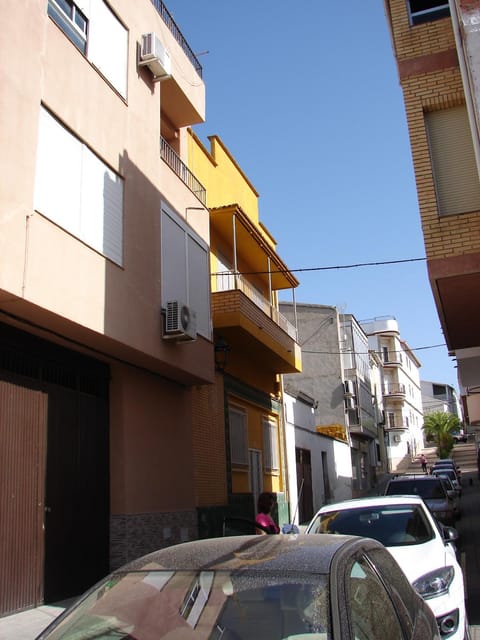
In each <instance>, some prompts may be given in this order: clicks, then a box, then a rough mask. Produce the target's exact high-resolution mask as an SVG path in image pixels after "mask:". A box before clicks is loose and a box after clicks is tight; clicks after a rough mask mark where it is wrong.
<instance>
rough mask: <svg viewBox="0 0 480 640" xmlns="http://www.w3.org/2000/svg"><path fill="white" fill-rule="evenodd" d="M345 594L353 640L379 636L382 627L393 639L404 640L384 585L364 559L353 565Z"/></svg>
mask: <svg viewBox="0 0 480 640" xmlns="http://www.w3.org/2000/svg"><path fill="white" fill-rule="evenodd" d="M347 597H348V600H349V604H350V607H351V617H352V620H351V622H352V627H353V637H354V638H355V640H368V639H369V638H377V637H378V638H382V637H384V636H385V629H388V637H389V638H391V639H392V640H396V639H397V638H398V640H403V638H404V637H405V636H404V634H403V629H402V626H401V623H400V620H399V619H398V616H397V613H396V611H395V607H394V605H393V602H392V600H391V599H390V596H389V594H388V592H387V590H386V588H385V585H384V584H383V582H382V581H381V580H380V578H379V577H378V575H376V573H374V571H373V570H372V569H371V567H370V566H369V564H368V562H367V561H366V560H365V559H363V558H362V559H360V560H359V561H358V562H355V563H354V565H353V567H352V570H351V572H350V576H349V579H348V596H347Z"/></svg>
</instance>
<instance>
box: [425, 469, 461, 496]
mask: <svg viewBox="0 0 480 640" xmlns="http://www.w3.org/2000/svg"><path fill="white" fill-rule="evenodd" d="M431 473H432V476H440V477H443V478H448V479H449V480H450V482H451V483H452V486H453V489H454V490H455V492H456V493H457V495H458V496H459V497H460V496H461V495H462V485H461V484H460V480H459V479H458V476H457V472H456V471H455V470H454V469H453V468H452V467H433V469H432V471H431Z"/></svg>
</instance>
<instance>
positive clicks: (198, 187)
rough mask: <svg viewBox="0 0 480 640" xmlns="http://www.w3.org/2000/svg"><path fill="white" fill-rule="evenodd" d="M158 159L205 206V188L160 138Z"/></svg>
mask: <svg viewBox="0 0 480 640" xmlns="http://www.w3.org/2000/svg"><path fill="white" fill-rule="evenodd" d="M160 157H161V158H162V160H164V161H165V162H166V163H167V164H168V166H169V167H170V169H172V171H174V172H175V173H176V174H177V176H178V177H179V178H180V180H182V181H183V182H184V183H185V184H186V185H187V187H188V188H189V189H190V191H192V192H193V193H194V194H195V195H196V196H197V198H198V199H199V200H200V202H201V203H202V204H204V205H206V204H207V192H206V189H205V187H204V186H203V185H202V184H201V183H200V182H199V181H198V180H197V178H196V177H195V176H194V175H193V173H192V172H191V171H190V169H189V168H188V167H187V165H186V164H185V163H184V162H182V160H181V159H180V156H179V155H178V153H177V152H176V151H174V150H173V149H172V147H171V146H170V145H169V144H168V142H167V141H166V140H165V138H160Z"/></svg>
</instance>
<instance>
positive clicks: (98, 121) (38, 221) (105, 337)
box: [0, 0, 213, 381]
mask: <svg viewBox="0 0 480 640" xmlns="http://www.w3.org/2000/svg"><path fill="white" fill-rule="evenodd" d="M110 5H111V7H112V9H113V11H114V12H118V13H117V15H118V16H119V18H120V20H122V21H123V23H124V24H125V25H127V27H128V29H129V44H128V52H129V55H128V85H127V86H128V90H127V101H125V100H124V99H123V98H122V97H121V96H120V95H119V94H118V93H117V92H116V91H115V90H114V89H113V88H112V87H111V86H110V85H109V84H108V82H107V81H106V80H105V79H104V78H103V77H102V75H101V74H100V73H99V72H98V71H97V70H96V69H95V67H94V66H93V65H91V64H90V63H89V61H88V60H86V59H85V57H84V56H83V55H82V54H81V53H80V52H79V51H78V50H77V49H76V47H75V46H74V45H73V44H72V43H71V42H70V41H69V39H68V38H67V37H66V36H65V34H64V33H63V32H62V31H61V30H60V29H59V28H58V27H57V25H56V24H55V23H54V22H53V21H52V20H51V19H50V18H49V17H48V16H47V13H46V8H47V3H46V2H44V1H41V0H33V1H32V2H29V3H28V6H27V5H26V4H20V5H19V4H18V3H15V2H11V1H10V0H7V2H4V3H2V6H1V8H0V16H2V17H3V18H4V19H3V24H4V25H5V30H4V34H3V37H2V41H1V43H0V55H1V57H2V59H5V60H7V59H8V60H9V61H10V62H9V64H8V65H5V68H4V70H3V72H4V90H3V91H2V97H3V99H2V119H1V122H0V144H1V146H2V149H4V153H3V154H2V159H1V160H0V162H1V169H2V176H3V180H2V183H3V184H4V185H5V188H4V189H3V188H2V195H1V198H0V224H1V228H2V234H1V239H0V249H1V250H0V266H1V268H0V304H1V305H2V308H3V309H5V310H7V311H9V312H11V313H13V314H18V313H20V314H21V315H22V317H25V318H27V319H29V320H32V319H38V317H39V310H44V312H45V313H44V316H43V318H42V320H43V321H44V322H46V323H47V324H48V325H49V326H50V327H52V328H55V329H56V330H58V328H59V326H60V327H61V330H62V333H64V334H65V335H68V337H71V338H74V339H76V340H80V341H82V342H87V343H88V342H95V343H96V346H98V347H99V348H101V349H102V350H104V351H106V352H109V353H114V354H116V355H118V354H119V353H120V352H121V350H122V349H126V348H128V349H131V352H130V354H129V357H130V358H136V359H137V361H138V363H139V364H140V363H142V364H145V361H146V360H147V359H149V360H150V365H152V360H157V361H158V362H157V363H156V364H155V365H154V366H156V367H158V368H159V369H162V371H163V372H164V373H166V372H168V373H169V374H170V375H174V376H176V377H177V378H183V379H184V380H186V379H187V378H188V377H190V378H191V379H192V380H194V379H197V380H203V381H207V380H211V379H212V376H213V371H212V367H211V359H210V358H209V357H208V353H209V352H210V350H211V345H210V344H208V341H207V342H206V341H204V340H203V339H199V340H198V341H197V342H196V343H195V344H194V345H190V346H191V348H190V350H189V353H188V356H186V357H184V354H180V357H178V356H179V350H177V349H174V348H172V345H171V344H167V343H165V341H164V340H162V339H161V323H160V299H161V290H160V270H161V264H160V246H161V245H160V243H161V236H160V203H161V200H162V199H165V200H167V201H168V202H170V204H171V205H172V206H173V207H174V208H175V209H176V211H177V212H178V213H179V215H180V216H181V217H185V210H186V208H187V207H188V206H193V205H194V206H199V205H200V203H199V201H198V200H197V198H196V197H195V196H194V195H193V194H192V193H191V192H190V191H189V190H188V188H187V187H186V186H185V185H184V184H183V182H182V181H181V180H180V179H179V178H178V177H177V176H176V175H175V174H174V172H173V171H172V170H171V169H170V168H169V167H167V165H166V164H165V163H164V162H163V161H162V160H161V159H160V154H159V145H158V140H159V136H160V121H161V96H162V91H166V89H164V88H162V85H161V84H153V83H152V82H151V78H150V76H149V75H148V72H147V71H146V70H141V71H140V70H139V69H138V68H137V44H138V42H139V40H140V38H141V35H142V33H145V32H148V31H152V30H155V31H158V32H160V33H161V34H162V37H163V38H164V39H165V43H166V45H167V47H168V48H169V49H170V50H171V52H172V57H173V65H174V70H175V73H176V74H177V75H179V76H181V77H182V80H181V81H180V82H181V84H182V85H183V86H184V90H185V91H186V92H187V93H188V95H189V96H190V97H191V101H192V103H194V104H195V105H196V108H197V110H198V111H199V112H200V113H203V112H204V94H205V87H204V84H203V82H202V81H201V80H200V79H199V78H198V76H197V82H196V83H195V86H192V84H190V83H189V82H188V79H189V77H190V76H191V74H192V66H191V64H190V63H189V62H187V60H186V57H185V55H184V54H183V53H182V52H181V51H180V48H179V45H178V44H177V43H176V42H175V41H174V39H173V37H172V35H171V34H170V32H169V31H168V29H166V27H165V25H164V24H163V21H162V20H161V18H160V16H159V15H158V13H157V12H156V10H155V8H154V6H153V5H152V3H151V2H147V1H145V2H142V4H141V9H140V10H139V8H138V7H137V6H135V7H133V5H132V4H131V3H128V2H125V1H122V0H117V1H114V2H112V3H110ZM13 15H14V16H15V19H14V20H13V19H12V16H13ZM25 33H28V38H25V36H24V34H25ZM19 42H22V55H21V56H19V55H18V43H19ZM26 60H28V61H29V62H28V65H26V64H25V61H26ZM187 69H188V72H187ZM7 89H8V90H7ZM41 104H43V105H44V106H45V107H46V108H48V109H49V110H50V111H51V112H52V113H53V114H54V115H55V116H56V117H58V119H59V120H60V121H61V122H62V123H63V124H64V125H65V126H66V127H68V128H69V129H70V130H71V132H72V133H73V134H74V135H75V136H76V137H77V138H78V139H79V140H80V141H82V142H83V143H84V144H85V145H87V146H88V147H89V148H90V149H91V150H92V151H94V152H95V154H97V155H98V157H100V158H101V159H102V161H103V162H104V163H105V164H107V165H108V166H109V167H110V168H112V169H113V170H114V171H116V172H117V173H118V174H119V175H120V176H122V177H123V178H124V182H125V192H124V238H123V244H124V246H123V251H124V260H123V266H118V265H116V264H114V263H113V262H111V261H109V260H107V259H105V258H104V257H103V256H102V255H100V254H99V253H97V252H96V251H94V250H93V249H91V248H90V247H88V246H87V245H85V244H83V243H82V242H81V241H79V240H77V239H76V238H75V237H73V236H72V235H70V234H68V233H67V232H65V231H64V230H62V229H60V228H59V227H57V226H56V225H55V224H54V223H53V222H51V221H50V220H49V219H48V218H47V217H44V216H42V215H41V214H39V213H37V212H35V211H34V210H33V208H32V207H33V193H34V182H35V161H36V151H37V138H38V122H39V110H40V105H41ZM19 169H21V170H19ZM189 222H191V224H193V225H194V228H195V230H196V231H197V232H198V233H199V235H201V237H203V238H204V239H205V240H206V241H207V243H208V241H209V235H208V232H209V224H208V213H207V211H206V210H204V214H203V216H196V218H195V221H189ZM46 249H47V250H46ZM122 355H124V354H122ZM160 363H163V364H160Z"/></svg>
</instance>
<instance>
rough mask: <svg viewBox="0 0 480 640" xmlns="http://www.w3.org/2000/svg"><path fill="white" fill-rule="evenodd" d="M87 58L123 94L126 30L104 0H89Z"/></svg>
mask: <svg viewBox="0 0 480 640" xmlns="http://www.w3.org/2000/svg"><path fill="white" fill-rule="evenodd" d="M89 12H90V16H89V33H88V49H87V55H88V59H89V60H90V61H91V62H92V63H93V64H94V65H95V66H96V67H97V69H98V70H99V71H101V73H102V74H103V75H104V76H105V78H106V79H107V80H108V81H109V82H110V83H111V84H112V85H113V86H114V87H115V89H116V90H117V91H118V92H119V93H120V94H121V95H122V96H123V97H124V98H125V97H126V95H127V57H128V32H127V30H126V29H125V27H124V26H123V25H122V24H121V22H120V21H119V20H118V19H117V17H116V16H115V15H114V14H113V13H112V11H111V10H110V9H109V8H108V7H107V5H106V4H105V2H103V0H90V8H89Z"/></svg>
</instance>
